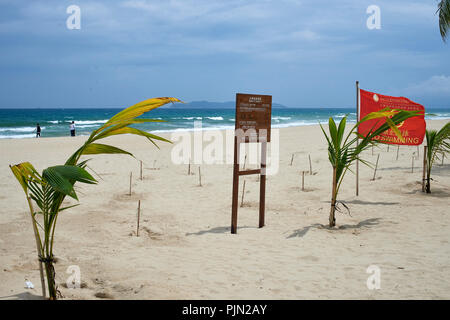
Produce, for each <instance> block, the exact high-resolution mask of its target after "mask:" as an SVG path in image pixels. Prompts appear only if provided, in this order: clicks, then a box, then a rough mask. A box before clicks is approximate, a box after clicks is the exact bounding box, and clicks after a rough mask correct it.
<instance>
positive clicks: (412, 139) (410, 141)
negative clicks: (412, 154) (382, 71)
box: [358, 89, 426, 146]
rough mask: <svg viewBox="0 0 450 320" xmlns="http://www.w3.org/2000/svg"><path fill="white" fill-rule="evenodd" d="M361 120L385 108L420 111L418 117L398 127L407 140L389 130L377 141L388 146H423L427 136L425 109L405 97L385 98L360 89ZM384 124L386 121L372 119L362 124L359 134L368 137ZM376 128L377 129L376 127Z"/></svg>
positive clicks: (378, 137)
mask: <svg viewBox="0 0 450 320" xmlns="http://www.w3.org/2000/svg"><path fill="white" fill-rule="evenodd" d="M359 92H360V111H359V114H360V117H359V118H360V119H362V118H364V117H365V116H366V115H368V114H369V113H371V112H374V111H380V110H383V109H385V108H391V109H401V110H408V111H420V114H419V115H418V116H415V117H412V118H409V119H407V120H405V121H403V122H401V123H400V124H399V125H398V126H397V127H398V129H399V130H400V132H401V134H402V136H403V138H404V139H405V141H404V142H402V141H401V140H400V139H399V138H398V137H397V135H396V134H395V133H394V132H393V131H392V129H389V130H387V131H385V132H384V133H382V134H381V135H379V136H377V137H376V138H375V140H377V141H380V142H383V143H387V144H399V145H410V146H414V145H419V144H422V141H423V138H424V136H425V129H426V123H425V108H424V107H423V106H422V105H420V104H418V103H415V102H414V101H411V100H409V99H408V98H405V97H391V96H384V95H381V94H378V93H374V92H369V91H365V90H362V89H360V91H359ZM383 123H384V121H380V119H372V120H368V121H365V122H363V123H361V124H360V125H359V126H358V132H359V133H360V134H361V135H363V136H366V135H367V134H368V133H369V132H370V131H373V130H374V129H376V128H378V127H379V126H381V125H382V124H383ZM374 126H375V127H374Z"/></svg>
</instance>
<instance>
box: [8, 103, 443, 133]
mask: <svg viewBox="0 0 450 320" xmlns="http://www.w3.org/2000/svg"><path fill="white" fill-rule="evenodd" d="M120 110H121V109H118V108H80V109H76V108H70V109H63V108H61V109H0V139H22V138H32V137H35V136H36V133H35V130H36V125H37V123H39V125H40V127H41V137H42V138H46V137H64V136H70V129H69V125H70V123H71V122H72V121H74V122H75V126H76V134H77V135H89V134H90V133H91V132H92V131H93V130H95V129H97V128H99V127H100V126H101V125H102V124H104V123H105V122H107V121H108V119H109V118H111V117H112V116H113V115H115V114H116V113H117V112H119V111H120ZM345 116H348V121H352V122H354V121H356V113H355V108H273V109H272V128H285V127H293V126H307V125H315V124H318V123H327V122H328V119H329V117H333V118H334V119H335V120H336V121H339V119H342V118H343V117H345ZM143 117H145V118H151V119H158V120H164V122H151V123H145V124H139V125H135V126H136V127H138V128H139V129H141V130H145V131H148V132H152V133H158V132H172V131H179V130H193V129H194V121H200V120H201V126H202V129H203V130H212V129H232V128H234V124H235V110H234V109H232V108H183V107H180V108H177V107H171V108H158V109H154V110H152V111H150V112H148V113H147V114H145V115H144V116H143ZM425 118H426V119H450V107H449V108H435V109H432V108H429V109H427V110H426V116H425Z"/></svg>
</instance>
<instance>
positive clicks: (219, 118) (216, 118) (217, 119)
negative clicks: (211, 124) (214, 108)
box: [206, 117, 223, 121]
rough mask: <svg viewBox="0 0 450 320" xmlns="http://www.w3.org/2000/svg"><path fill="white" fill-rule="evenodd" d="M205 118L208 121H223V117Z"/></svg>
mask: <svg viewBox="0 0 450 320" xmlns="http://www.w3.org/2000/svg"><path fill="white" fill-rule="evenodd" d="M206 118H208V119H209V120H216V121H221V120H223V117H206Z"/></svg>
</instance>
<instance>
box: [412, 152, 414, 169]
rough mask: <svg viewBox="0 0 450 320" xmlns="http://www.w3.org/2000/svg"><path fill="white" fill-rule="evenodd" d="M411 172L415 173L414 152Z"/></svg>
mask: <svg viewBox="0 0 450 320" xmlns="http://www.w3.org/2000/svg"><path fill="white" fill-rule="evenodd" d="M411 158H412V164H411V173H414V153H413V155H412V157H411Z"/></svg>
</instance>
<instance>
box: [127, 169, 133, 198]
mask: <svg viewBox="0 0 450 320" xmlns="http://www.w3.org/2000/svg"><path fill="white" fill-rule="evenodd" d="M132 179H133V172H130V193H129V194H128V195H129V196H131V181H132Z"/></svg>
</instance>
